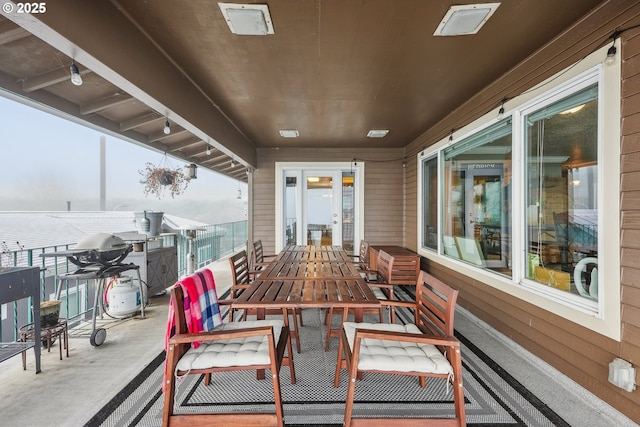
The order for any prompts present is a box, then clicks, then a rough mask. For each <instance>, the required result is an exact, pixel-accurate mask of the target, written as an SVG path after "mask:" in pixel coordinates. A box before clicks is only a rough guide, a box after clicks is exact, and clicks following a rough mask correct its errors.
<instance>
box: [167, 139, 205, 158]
mask: <svg viewBox="0 0 640 427" xmlns="http://www.w3.org/2000/svg"><path fill="white" fill-rule="evenodd" d="M200 142H202V140H201V139H200V138H198V137H197V136H191V137H189V138H188V139H185V140H184V141H180V142H175V143H173V144H171V147H170V149H169V151H170V152H172V153H175V152H176V151H181V150H182V149H183V148H184V147H188V146H190V145H193V144H198V143H200ZM203 152H204V150H203ZM182 153H184V154H186V153H185V152H184V151H182Z"/></svg>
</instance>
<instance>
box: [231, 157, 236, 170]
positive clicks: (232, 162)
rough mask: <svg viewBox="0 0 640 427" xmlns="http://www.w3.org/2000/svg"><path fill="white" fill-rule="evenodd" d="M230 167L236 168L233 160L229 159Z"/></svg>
mask: <svg viewBox="0 0 640 427" xmlns="http://www.w3.org/2000/svg"><path fill="white" fill-rule="evenodd" d="M231 167H232V168H235V167H236V162H234V161H233V159H231Z"/></svg>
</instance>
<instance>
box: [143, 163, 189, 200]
mask: <svg viewBox="0 0 640 427" xmlns="http://www.w3.org/2000/svg"><path fill="white" fill-rule="evenodd" d="M138 172H139V173H140V175H142V177H143V178H142V179H141V180H140V183H141V184H144V195H145V197H146V196H148V195H149V194H153V195H155V196H156V197H157V198H158V199H160V198H162V196H163V195H164V194H165V192H168V193H169V194H170V195H171V198H174V197H175V196H179V195H181V194H182V193H184V191H185V190H186V189H187V186H188V185H189V181H191V178H190V177H189V176H186V175H185V174H184V171H183V169H182V168H175V169H173V168H172V167H171V165H169V160H168V158H167V156H166V155H165V156H164V157H163V159H162V161H161V163H160V165H154V164H153V163H150V162H147V163H145V168H144V169H140V170H139V171H138Z"/></svg>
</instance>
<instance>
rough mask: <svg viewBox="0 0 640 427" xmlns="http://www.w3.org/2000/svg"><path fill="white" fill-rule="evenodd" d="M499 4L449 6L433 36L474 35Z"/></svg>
mask: <svg viewBox="0 0 640 427" xmlns="http://www.w3.org/2000/svg"><path fill="white" fill-rule="evenodd" d="M498 6H500V3H484V4H466V5H461V6H451V7H450V8H449V10H448V11H447V14H446V15H445V16H444V18H443V19H442V21H441V22H440V25H438V28H436V32H435V33H433V35H434V36H462V35H466V34H475V33H477V32H478V31H479V30H480V28H482V26H483V25H484V23H485V22H487V21H488V20H489V18H490V17H491V15H493V12H495V11H496V9H497V8H498Z"/></svg>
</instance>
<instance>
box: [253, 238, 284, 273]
mask: <svg viewBox="0 0 640 427" xmlns="http://www.w3.org/2000/svg"><path fill="white" fill-rule="evenodd" d="M251 254H252V265H253V269H254V270H260V269H262V268H264V266H266V265H268V264H269V262H270V259H271V258H275V257H277V256H278V255H275V254H273V255H265V253H264V248H263V247H262V240H261V239H259V240H256V241H255V242H253V251H251ZM268 260H269V261H268Z"/></svg>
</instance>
